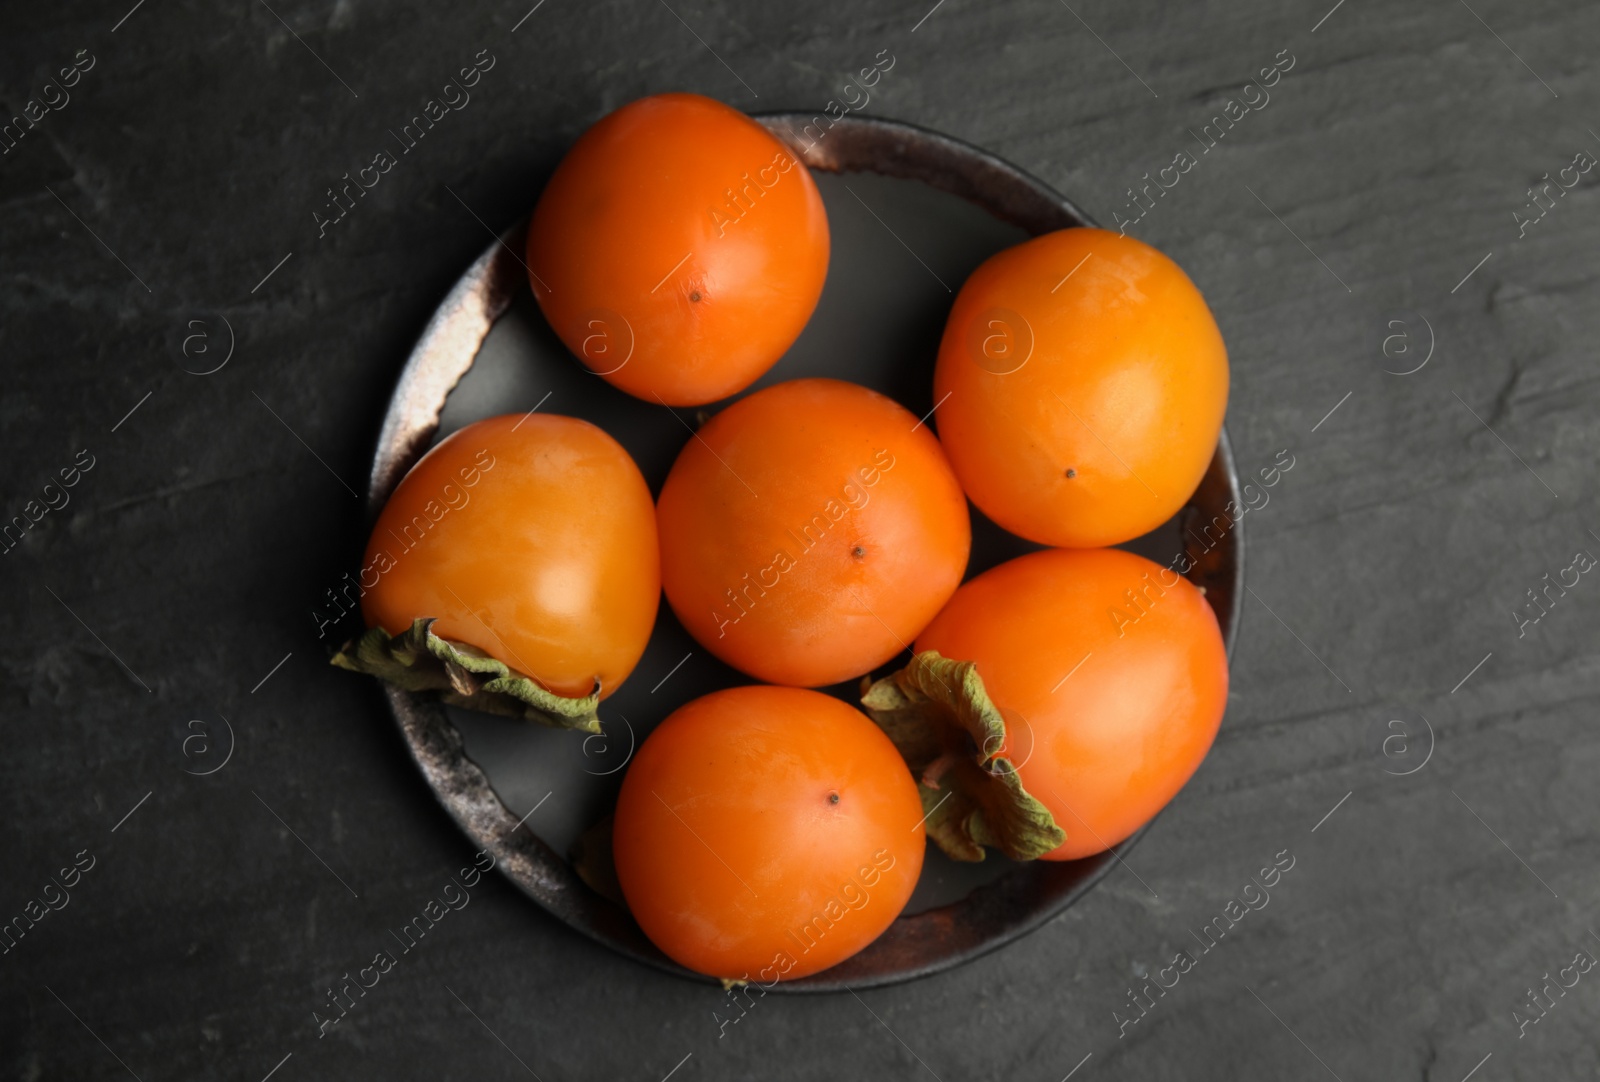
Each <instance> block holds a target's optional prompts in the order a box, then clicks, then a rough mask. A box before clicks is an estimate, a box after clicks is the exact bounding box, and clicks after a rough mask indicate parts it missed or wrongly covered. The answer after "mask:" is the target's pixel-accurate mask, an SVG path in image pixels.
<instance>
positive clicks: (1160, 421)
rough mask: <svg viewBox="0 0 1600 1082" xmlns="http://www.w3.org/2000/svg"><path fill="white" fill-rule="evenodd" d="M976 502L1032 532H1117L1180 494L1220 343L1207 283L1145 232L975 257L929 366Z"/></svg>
mask: <svg viewBox="0 0 1600 1082" xmlns="http://www.w3.org/2000/svg"><path fill="white" fill-rule="evenodd" d="M934 398H935V400H936V401H939V402H941V403H942V404H941V405H940V407H939V411H938V414H937V418H938V427H939V438H940V440H941V441H942V442H943V443H944V446H945V450H946V452H947V453H948V454H949V456H950V462H951V464H952V465H953V466H954V467H955V470H956V474H957V475H958V476H959V477H960V478H961V483H962V486H963V487H964V488H965V489H966V491H967V495H968V496H970V497H971V498H972V502H973V503H974V504H976V505H977V506H978V508H979V509H980V510H981V511H983V512H984V514H986V515H988V516H989V517H990V518H991V519H993V520H994V521H995V522H997V523H998V524H1000V525H1001V526H1003V527H1004V528H1005V529H1007V530H1010V531H1011V532H1012V533H1015V534H1019V535H1021V536H1022V537H1026V538H1028V539H1029V540H1031V541H1037V542H1039V543H1041V544H1046V545H1058V546H1066V547H1070V548H1095V547H1099V546H1104V545H1115V544H1120V543H1122V542H1124V541H1128V540H1130V539H1132V538H1135V537H1138V536H1139V535H1141V534H1144V533H1148V532H1149V531H1150V530H1152V529H1154V528H1155V527H1157V526H1159V525H1161V524H1162V523H1163V522H1165V521H1166V520H1167V519H1169V518H1170V517H1172V515H1173V514H1175V513H1176V512H1177V511H1178V510H1179V509H1180V508H1181V507H1182V506H1183V505H1184V503H1185V502H1186V501H1187V500H1188V498H1189V496H1190V495H1191V494H1192V493H1193V492H1194V490H1195V487H1196V486H1197V485H1198V484H1199V483H1200V478H1201V477H1202V476H1203V475H1204V473H1205V470H1206V467H1207V465H1209V464H1210V462H1211V457H1212V454H1213V453H1214V452H1215V450H1216V446H1217V438H1218V435H1219V434H1220V433H1221V431H1222V417H1223V413H1224V411H1225V410H1226V408H1227V404H1228V354H1227V350H1226V348H1225V347H1224V346H1223V342H1222V334H1221V332H1220V331H1219V330H1218V329H1217V324H1216V320H1215V319H1213V318H1212V315H1211V310H1210V309H1209V308H1208V307H1207V306H1206V302H1205V298H1203V297H1202V296H1201V295H1200V291H1199V290H1198V289H1196V288H1195V285H1194V283H1193V282H1191V281H1190V280H1189V277H1188V276H1187V275H1186V274H1184V273H1183V270H1182V269H1181V268H1179V266H1178V265H1177V264H1176V263H1174V262H1173V261H1172V260H1170V259H1168V258H1167V257H1166V256H1165V255H1163V254H1162V253H1160V252H1158V251H1157V250H1156V249H1154V248H1152V247H1150V246H1149V245H1148V244H1145V243H1143V242H1142V241H1138V240H1135V239H1133V238H1132V237H1126V236H1122V235H1120V234H1117V233H1112V232H1108V231H1106V230H1102V229H1064V230H1061V231H1059V232H1055V233H1047V234H1045V235H1044V236H1041V237H1036V238H1034V239H1033V240H1030V241H1027V242H1025V243H1022V244H1019V245H1017V246H1016V247H1014V248H1009V249H1007V250H1005V251H1003V252H1001V253H999V254H998V255H995V256H993V257H992V258H990V259H989V260H988V261H986V262H985V263H983V264H982V265H981V266H980V267H979V268H978V269H977V270H975V271H973V273H972V276H971V277H970V278H968V279H967V281H966V284H965V285H963V286H962V287H961V293H960V295H959V296H957V297H956V302H955V306H954V307H953V308H952V309H951V312H950V318H949V320H948V321H947V322H946V324H945V331H944V338H943V340H942V341H941V343H940V346H939V360H938V365H937V368H936V370H935V374H934Z"/></svg>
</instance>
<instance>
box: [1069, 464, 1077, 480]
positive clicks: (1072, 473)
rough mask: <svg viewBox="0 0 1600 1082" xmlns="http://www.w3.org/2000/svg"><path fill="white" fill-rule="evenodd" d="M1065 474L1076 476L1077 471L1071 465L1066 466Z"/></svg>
mask: <svg viewBox="0 0 1600 1082" xmlns="http://www.w3.org/2000/svg"><path fill="white" fill-rule="evenodd" d="M1067 476H1068V477H1076V476H1078V471H1077V470H1075V469H1073V468H1072V467H1071V466H1068V467H1067Z"/></svg>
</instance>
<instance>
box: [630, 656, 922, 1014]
mask: <svg viewBox="0 0 1600 1082" xmlns="http://www.w3.org/2000/svg"><path fill="white" fill-rule="evenodd" d="M833 794H838V801H837V802H835V801H833V799H832V796H833ZM921 820H922V803H921V800H920V799H919V798H918V796H917V788H916V783H915V782H914V781H913V780H912V777H911V774H910V772H909V771H907V770H906V766H905V763H904V762H903V761H902V760H901V758H900V755H899V753H898V752H896V751H895V748H894V745H893V744H891V743H890V742H889V738H888V737H886V736H885V735H884V734H883V732H882V731H881V730H880V729H879V728H878V727H877V726H876V725H874V724H873V723H872V722H871V721H869V720H868V719H867V717H866V716H865V715H864V714H862V713H861V712H860V711H858V710H855V709H854V708H852V707H850V706H848V705H846V704H844V703H842V702H840V701H839V700H837V699H834V698H832V697H830V696H827V695H823V694H821V693H820V692H815V691H804V690H801V689H798V688H778V687H738V688H730V689H728V690H725V691H718V692H714V693H712V694H710V695H707V696H705V697H703V698H700V699H696V700H694V701H693V702H691V703H689V704H687V705H685V706H683V707H680V708H679V709H678V710H676V711H674V712H673V713H672V714H671V715H670V716H668V718H667V719H666V720H665V721H663V722H662V723H661V724H660V725H659V726H658V727H657V728H656V730H655V731H654V732H652V733H651V734H650V737H649V738H648V739H647V740H646V741H645V742H644V744H643V745H642V746H641V747H640V748H639V754H638V755H637V756H635V757H634V760H633V763H632V764H631V765H630V766H629V768H628V773H627V776H626V777H625V778H624V779H623V783H622V792H621V795H620V796H619V798H618V800H617V810H616V820H615V827H614V831H613V850H614V854H615V858H616V866H617V877H618V879H619V880H620V881H621V884H622V892H623V896H624V897H625V898H626V899H627V902H628V908H629V909H630V910H632V912H633V915H634V917H635V918H637V920H638V921H639V925H640V927H641V928H643V929H644V932H645V934H646V935H647V936H649V937H650V940H651V942H653V943H655V945H656V946H658V947H660V948H661V949H662V951H664V952H665V953H666V954H667V955H668V956H669V957H671V958H672V959H674V960H675V961H677V962H679V963H680V964H682V965H684V966H687V967H688V968H690V969H693V970H695V971H696V972H699V973H705V974H708V975H710V976H713V977H724V978H729V979H746V980H752V981H759V982H760V983H762V984H770V983H772V982H774V981H776V980H779V979H792V978H796V977H803V976H806V975H807V974H810V973H815V972H817V971H819V970H822V969H826V968H827V967H829V966H831V965H834V964H836V963H838V962H841V961H843V960H844V959H846V958H848V957H850V956H851V955H852V954H855V953H856V952H857V951H859V950H861V949H862V948H863V947H865V946H866V945H867V944H869V943H871V942H872V941H873V940H874V939H876V938H877V937H878V936H879V934H880V933H882V931H883V930H884V929H885V928H887V927H888V926H889V925H890V923H892V922H893V921H894V919H895V917H897V916H899V914H900V911H901V910H902V909H903V908H905V904H906V900H907V899H908V898H910V897H911V891H912V888H913V887H915V886H916V883H917V876H918V875H919V874H920V873H921V871H922V857H923V850H924V845H923V827H922V823H921Z"/></svg>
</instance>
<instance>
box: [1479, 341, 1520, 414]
mask: <svg viewBox="0 0 1600 1082" xmlns="http://www.w3.org/2000/svg"><path fill="white" fill-rule="evenodd" d="M1522 371H1523V367H1522V362H1520V361H1518V360H1517V359H1516V357H1512V358H1511V373H1510V374H1509V375H1508V376H1507V377H1506V381H1505V382H1504V383H1502V384H1501V385H1500V389H1499V390H1498V391H1496V392H1495V393H1494V407H1493V408H1492V409H1491V410H1490V411H1489V416H1488V419H1487V423H1488V425H1489V427H1490V428H1493V427H1494V426H1495V425H1496V424H1498V423H1500V422H1501V421H1503V420H1504V419H1505V418H1506V417H1507V416H1508V415H1509V414H1510V413H1511V396H1512V395H1514V394H1515V393H1516V390H1517V384H1518V383H1520V382H1521V381H1522Z"/></svg>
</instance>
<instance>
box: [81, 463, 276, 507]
mask: <svg viewBox="0 0 1600 1082" xmlns="http://www.w3.org/2000/svg"><path fill="white" fill-rule="evenodd" d="M271 472H273V471H271V470H266V469H260V470H249V471H247V472H245V473H236V474H230V475H228V476H227V477H212V478H208V479H205V480H199V481H185V482H181V483H179V484H176V485H167V486H166V487H164V488H158V489H155V490H154V491H151V492H141V493H139V494H138V495H136V496H129V497H128V498H127V499H125V500H118V501H117V502H116V503H112V504H107V505H106V506H105V507H103V508H100V509H99V510H100V511H102V512H104V513H106V514H110V513H111V512H113V511H121V510H123V509H125V508H128V507H134V506H137V505H138V504H141V503H149V502H150V501H151V500H164V499H166V498H168V497H169V496H178V495H182V494H183V493H185V492H197V491H199V490H200V489H203V488H211V487H213V486H215V485H226V484H231V483H232V482H234V481H243V480H245V479H246V478H248V477H259V476H261V475H262V474H266V473H271Z"/></svg>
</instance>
